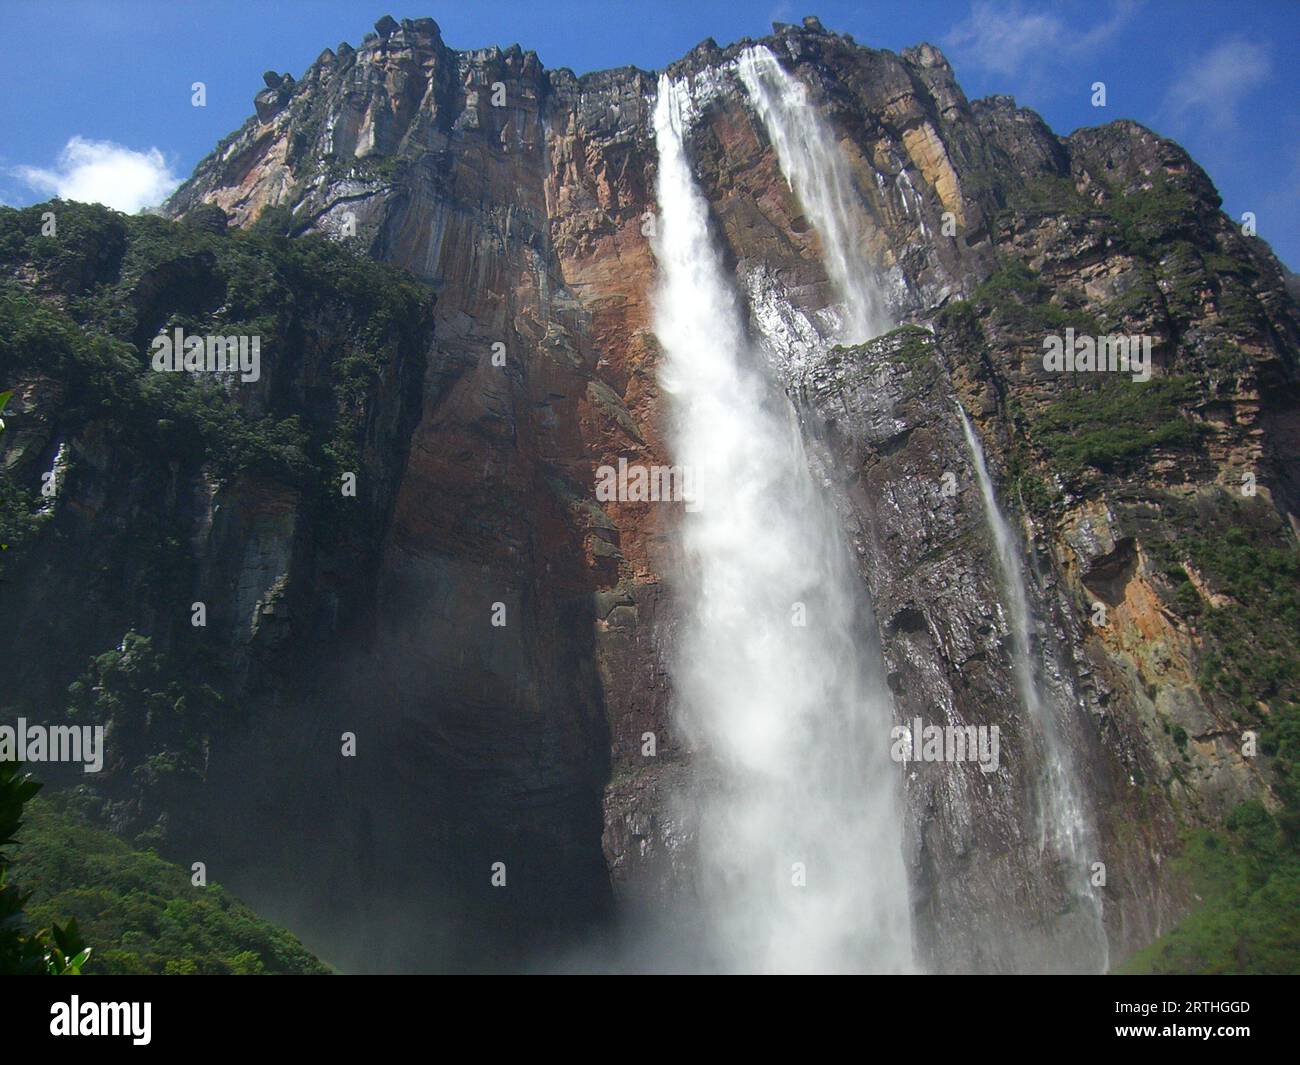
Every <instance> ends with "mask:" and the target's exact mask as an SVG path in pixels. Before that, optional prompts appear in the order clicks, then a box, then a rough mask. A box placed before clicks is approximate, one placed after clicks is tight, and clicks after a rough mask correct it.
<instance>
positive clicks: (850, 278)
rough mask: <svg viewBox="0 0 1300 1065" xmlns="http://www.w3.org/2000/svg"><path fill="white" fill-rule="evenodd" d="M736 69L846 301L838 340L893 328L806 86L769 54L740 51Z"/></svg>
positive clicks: (833, 150) (836, 157) (847, 182)
mask: <svg viewBox="0 0 1300 1065" xmlns="http://www.w3.org/2000/svg"><path fill="white" fill-rule="evenodd" d="M736 69H737V72H738V73H739V75H740V80H741V84H742V85H744V87H745V93H746V95H747V96H748V97H749V99H750V102H751V103H752V104H753V106H754V110H755V111H756V112H757V113H758V117H759V118H760V119H761V120H762V122H763V126H764V128H765V129H766V130H767V135H768V139H769V140H770V141H771V142H772V147H773V148H775V149H776V156H777V160H778V162H779V163H780V164H781V172H782V173H783V174H784V175H785V179H786V181H787V182H788V183H789V185H790V188H791V190H793V191H794V193H795V195H796V196H797V197H798V198H799V202H800V203H801V204H802V205H803V208H804V210H805V211H807V212H808V218H809V221H811V222H812V224H813V228H814V229H815V230H816V231H817V235H818V236H819V237H820V238H821V242H822V248H823V251H824V258H825V265H826V272H827V273H828V274H829V275H830V278H831V281H832V283H833V284H834V285H835V287H836V289H837V290H838V292H839V295H840V297H841V298H842V299H843V301H844V317H843V321H842V322H841V325H840V330H839V333H840V335H839V339H840V340H841V341H842V342H843V343H845V344H858V343H861V342H862V341H864V340H869V339H870V338H871V337H873V336H878V335H879V334H880V333H883V332H885V331H886V330H887V329H889V328H891V327H892V326H893V325H894V324H895V323H894V322H891V321H890V320H889V316H888V312H887V310H886V308H885V303H884V300H883V299H882V298H881V296H880V293H879V289H878V287H877V285H876V284H875V280H874V278H873V277H872V275H871V271H870V269H869V268H868V266H867V261H866V259H865V257H864V256H863V254H862V253H861V251H860V250H859V246H860V241H861V236H862V234H861V233H860V231H859V229H860V227H859V226H858V225H857V223H856V212H855V211H854V209H853V206H852V205H853V200H854V196H855V194H854V191H853V182H852V179H851V178H850V176H849V173H848V167H847V166H846V165H845V162H844V157H843V155H842V154H841V152H840V149H839V147H838V146H837V145H836V143H835V140H834V138H833V137H832V135H831V131H830V129H829V127H828V126H827V125H826V122H825V121H824V120H823V119H822V117H821V115H819V114H818V113H817V111H816V109H815V108H813V107H812V106H811V105H810V104H809V103H808V91H807V88H806V87H805V86H804V84H803V83H802V82H800V81H798V80H797V79H795V78H793V77H791V75H790V74H789V73H787V72H786V70H785V68H784V67H782V66H781V64H780V63H778V62H777V61H776V57H775V56H774V55H772V53H771V52H770V51H768V49H767V48H765V47H763V46H762V45H757V46H755V47H753V48H746V49H745V50H744V51H743V52H741V53H740V55H739V56H738V57H737V59H736Z"/></svg>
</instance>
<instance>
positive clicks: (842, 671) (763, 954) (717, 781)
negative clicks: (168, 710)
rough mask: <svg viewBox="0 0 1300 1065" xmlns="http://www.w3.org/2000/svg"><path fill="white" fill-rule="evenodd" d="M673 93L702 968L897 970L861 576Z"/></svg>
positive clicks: (885, 798) (883, 726)
mask: <svg viewBox="0 0 1300 1065" xmlns="http://www.w3.org/2000/svg"><path fill="white" fill-rule="evenodd" d="M691 106H692V104H691V100H690V96H689V92H688V90H687V88H686V86H685V85H684V84H682V83H677V84H674V83H673V82H671V81H670V80H669V79H668V78H667V77H666V76H665V77H662V78H661V79H660V82H659V94H658V99H657V101H656V105H655V111H654V125H655V139H656V144H657V147H658V152H659V172H658V187H657V192H658V198H659V209H660V219H659V226H658V232H657V235H656V237H655V239H654V249H655V254H656V257H657V259H658V262H659V268H660V280H659V288H658V291H657V293H656V300H655V332H656V334H657V335H658V338H659V341H660V343H661V344H662V346H663V350H664V357H663V361H662V364H661V373H662V381H663V386H664V388H665V390H666V391H667V392H668V394H669V396H670V399H671V404H672V411H673V415H674V419H675V428H674V437H673V443H674V447H675V452H676V454H675V459H676V461H677V462H678V463H680V464H683V465H685V466H687V467H689V468H690V469H691V470H692V471H693V474H694V476H695V479H696V484H697V485H698V486H700V487H699V489H698V490H697V496H698V505H697V506H696V507H693V508H691V510H692V511H693V512H688V513H687V514H686V516H685V519H684V526H683V537H684V548H685V554H686V558H687V573H686V575H685V578H684V580H683V586H684V588H685V589H687V590H686V591H685V592H684V594H683V596H682V598H683V602H684V604H685V613H686V617H685V619H684V622H683V624H684V628H685V631H684V632H683V633H682V634H681V636H682V638H681V639H680V641H679V646H680V647H681V649H682V650H681V651H680V652H679V655H678V658H677V661H676V662H675V664H674V683H675V688H676V692H677V698H678V701H679V704H680V705H679V716H680V720H681V723H682V725H683V728H684V729H685V730H686V733H687V735H688V737H689V739H690V741H691V743H692V746H693V747H694V748H695V749H696V751H697V752H698V754H697V758H698V759H699V762H700V763H701V765H700V770H701V771H700V776H701V778H702V779H704V780H706V781H707V782H708V785H707V787H706V788H705V789H704V791H703V794H702V796H701V798H700V800H699V801H700V810H699V818H700V821H699V824H700V830H699V848H700V865H701V868H700V896H701V904H702V907H703V910H704V925H705V927H707V928H708V930H709V933H708V937H709V940H710V942H709V943H708V945H707V949H708V951H709V952H710V962H709V964H711V965H714V966H717V967H721V968H726V969H735V970H741V971H758V972H771V971H786V972H799V971H820V972H833V971H877V972H898V971H905V970H908V969H910V968H911V965H912V951H911V927H910V916H909V906H908V898H907V879H906V874H905V870H904V865H903V859H902V826H901V821H900V816H899V812H898V809H897V806H896V801H895V796H894V785H895V781H896V780H897V774H896V773H894V772H891V770H892V768H893V766H892V764H891V763H890V762H889V760H888V747H889V732H890V728H891V725H892V717H891V714H890V708H889V703H888V701H887V699H885V698H882V697H881V694H880V693H881V692H882V691H883V690H884V685H883V683H882V682H881V679H880V676H879V672H880V671H879V667H878V666H875V665H873V664H872V661H873V660H871V657H870V656H868V655H867V654H866V653H865V651H864V648H865V647H867V646H869V644H868V640H867V636H866V633H867V626H866V623H865V619H864V618H863V616H862V614H861V611H860V607H859V604H860V598H859V594H858V592H857V589H858V588H859V587H860V582H859V580H858V579H857V577H856V575H855V574H854V573H853V571H852V568H851V566H850V563H849V558H848V551H847V547H846V545H845V543H844V541H843V538H842V536H841V534H840V531H839V526H838V524H837V522H836V520H835V518H834V516H833V514H832V513H831V512H830V510H829V508H828V506H827V505H826V503H825V501H824V500H823V498H822V496H821V493H820V492H819V491H818V490H817V487H816V485H815V484H814V483H813V480H812V478H811V476H810V474H809V471H808V464H807V458H806V456H805V454H804V451H803V445H802V439H801V436H800V432H799V428H798V425H797V424H796V422H795V419H794V417H793V412H792V411H791V408H790V405H789V401H788V400H787V398H786V397H785V395H784V394H783V393H782V392H781V391H780V390H779V389H773V388H771V387H770V386H769V383H768V381H767V380H766V378H765V376H764V374H763V372H762V370H761V366H762V365H763V360H762V359H761V358H756V357H755V353H754V352H753V351H752V350H751V349H750V346H749V344H748V342H747V339H746V336H745V330H744V327H743V324H742V316H741V311H740V307H739V305H738V301H737V299H736V296H735V294H734V291H733V289H732V287H731V284H730V282H729V279H728V278H727V276H726V274H725V272H724V270H723V267H722V262H721V259H720V256H719V254H718V252H717V250H716V249H715V248H714V246H713V244H712V242H711V239H710V236H709V228H708V206H707V204H706V202H705V200H704V198H703V196H702V195H701V193H700V192H699V190H698V189H697V188H696V186H695V182H694V179H693V177H692V174H691V169H690V165H689V162H688V160H687V157H686V151H685V147H684V140H685V133H686V129H687V126H688V119H689V114H690V110H691Z"/></svg>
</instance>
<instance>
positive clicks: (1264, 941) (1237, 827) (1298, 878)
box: [1117, 802, 1300, 974]
mask: <svg viewBox="0 0 1300 1065" xmlns="http://www.w3.org/2000/svg"><path fill="white" fill-rule="evenodd" d="M1176 864H1177V865H1178V866H1179V867H1180V868H1181V870H1182V871H1183V872H1185V873H1186V874H1187V875H1189V876H1190V878H1191V881H1192V884H1193V887H1194V889H1195V891H1196V893H1197V894H1198V895H1199V896H1200V898H1201V903H1200V905H1199V907H1198V909H1197V910H1196V912H1195V913H1193V914H1192V915H1191V916H1189V917H1188V918H1187V919H1186V920H1184V921H1182V922H1181V923H1180V924H1179V925H1178V926H1177V927H1176V928H1175V929H1174V930H1173V931H1172V932H1170V933H1169V934H1168V935H1165V936H1163V937H1161V938H1160V939H1159V940H1157V941H1156V942H1155V943H1153V944H1151V945H1150V946H1149V947H1147V948H1146V949H1144V950H1141V951H1139V952H1138V953H1137V954H1135V955H1134V956H1133V957H1131V958H1130V959H1129V960H1128V961H1127V962H1126V963H1125V964H1124V965H1123V966H1121V967H1120V968H1119V969H1118V970H1117V972H1119V973H1122V974H1146V973H1234V974H1269V973H1295V972H1300V906H1297V905H1296V900H1297V899H1300V852H1297V850H1296V847H1295V844H1294V842H1288V841H1287V840H1286V839H1285V838H1284V836H1283V834H1282V833H1281V832H1280V831H1279V830H1278V826H1277V823H1276V821H1275V819H1274V818H1273V817H1272V816H1271V815H1270V814H1269V813H1268V811H1267V810H1265V809H1264V807H1263V805H1262V804H1260V803H1258V802H1247V803H1243V804H1242V805H1241V806H1239V807H1238V808H1237V809H1236V810H1235V811H1234V812H1233V814H1232V815H1231V816H1230V817H1229V818H1228V822H1227V825H1226V831H1224V832H1207V831H1198V832H1195V833H1193V834H1192V835H1191V836H1190V837H1189V839H1188V841H1187V848H1186V850H1185V851H1184V853H1183V855H1182V856H1181V857H1180V858H1179V859H1178V860H1177V863H1176Z"/></svg>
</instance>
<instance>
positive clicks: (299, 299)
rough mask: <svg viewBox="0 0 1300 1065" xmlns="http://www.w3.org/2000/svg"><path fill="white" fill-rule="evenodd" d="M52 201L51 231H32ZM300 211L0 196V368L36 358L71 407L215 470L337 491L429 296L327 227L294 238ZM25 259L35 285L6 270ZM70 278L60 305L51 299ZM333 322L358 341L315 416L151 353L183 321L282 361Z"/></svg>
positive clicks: (339, 357)
mask: <svg viewBox="0 0 1300 1065" xmlns="http://www.w3.org/2000/svg"><path fill="white" fill-rule="evenodd" d="M51 208H53V209H55V211H56V214H57V218H58V225H59V237H58V239H57V240H56V239H55V238H52V237H44V236H40V235H39V230H40V215H41V213H42V212H43V211H46V210H49V209H51ZM291 224H292V216H290V215H288V212H287V211H282V210H280V211H277V210H272V211H268V212H265V217H264V223H263V224H260V225H259V226H258V227H256V228H255V229H254V230H253V231H250V232H243V231H235V232H231V233H219V232H214V231H213V229H212V228H211V227H208V226H201V225H181V224H178V223H174V222H168V221H165V220H164V219H161V218H155V217H151V216H139V217H133V218H125V217H123V216H120V215H116V214H114V213H113V212H111V211H108V210H107V209H105V208H102V207H98V206H93V205H86V204H74V203H64V202H59V201H55V202H54V203H53V204H47V205H39V206H37V207H31V208H27V209H25V210H22V211H15V210H11V209H8V208H4V209H0V375H3V376H4V377H9V378H12V377H13V376H14V375H15V373H17V372H19V371H22V370H24V369H27V370H35V369H37V368H39V369H40V371H41V372H42V373H44V374H46V375H48V376H50V377H53V378H56V379H57V380H59V381H60V382H61V383H62V384H64V386H65V388H66V395H65V397H64V402H65V404H66V413H67V414H68V415H70V416H71V417H70V418H69V419H67V420H69V421H73V422H74V423H82V422H85V421H88V420H90V419H91V418H93V417H95V416H96V415H106V414H111V415H112V416H113V417H114V420H115V421H116V422H117V423H118V425H119V426H121V427H123V428H124V429H126V430H128V431H129V432H130V433H132V434H133V436H135V437H136V440H135V441H133V442H137V443H138V444H139V446H140V447H142V448H144V449H147V450H148V451H150V452H152V453H155V454H157V453H162V454H166V455H168V456H170V457H174V458H178V459H181V460H182V461H185V462H190V463H197V462H201V461H202V462H208V463H209V464H210V465H211V467H212V470H213V473H214V475H215V476H216V477H217V479H218V480H219V481H228V480H230V479H232V478H234V477H236V476H238V475H239V474H241V473H256V474H262V475H266V476H271V477H277V478H280V479H283V480H286V481H288V482H290V483H294V484H298V485H301V486H311V487H317V488H320V487H324V486H325V485H326V484H328V485H329V487H330V488H331V490H332V489H334V488H335V487H336V485H337V476H336V474H337V473H338V472H339V469H338V463H339V462H340V461H344V460H346V461H355V459H356V457H357V448H356V437H357V435H358V433H359V431H360V427H361V424H362V423H361V418H360V415H361V408H362V406H363V403H364V399H365V396H366V394H367V392H368V390H369V389H370V388H371V387H372V386H373V385H374V383H375V382H376V381H377V379H378V377H379V374H380V373H381V372H382V370H383V368H384V367H385V366H386V365H387V364H388V362H389V361H390V359H391V357H392V354H393V352H394V351H395V350H396V349H398V348H400V347H402V346H407V347H408V349H409V347H410V346H411V345H414V344H418V343H419V341H420V339H421V338H422V337H424V336H426V335H427V332H428V329H429V326H430V323H431V320H432V318H431V316H432V306H433V299H432V295H431V293H430V291H429V290H428V289H427V288H426V287H425V286H424V285H422V284H421V283H419V282H417V281H416V280H414V279H413V278H411V277H410V276H409V275H407V274H404V273H401V272H399V271H396V270H392V269H390V268H387V267H384V266H381V265H379V264H377V263H374V262H372V261H370V260H368V259H365V258H362V257H359V256H357V255H354V254H353V253H351V252H350V251H348V250H347V249H345V248H343V247H340V246H339V245H337V244H335V243H332V242H330V241H328V240H326V239H324V238H322V237H315V236H313V237H306V238H300V239H296V240H288V239H285V237H284V236H283V233H284V232H285V231H287V230H288V229H289V228H290V226H291ZM74 238H75V239H74ZM79 241H84V242H85V243H79ZM28 264H30V265H31V266H33V267H35V268H36V269H37V270H38V271H40V274H41V278H42V284H40V285H38V286H36V287H32V286H30V285H29V284H28V283H27V282H25V281H24V282H19V281H18V280H16V279H14V278H13V277H9V278H7V279H6V278H5V277H4V275H5V274H10V273H12V272H14V271H16V270H18V269H19V268H20V267H23V266H24V265H28ZM69 282H75V285H74V291H75V295H71V298H69V299H68V302H67V308H66V309H61V308H60V307H59V306H57V305H56V304H54V303H53V302H51V301H50V300H48V299H47V298H45V292H46V291H48V290H49V289H55V290H60V291H62V290H63V289H64V288H65V287H66V285H67V283H69ZM331 324H338V325H340V326H342V327H343V328H341V329H340V330H339V332H341V333H347V334H350V336H351V337H352V343H351V344H349V345H348V346H346V347H345V348H341V350H339V351H338V352H336V353H334V354H335V356H336V357H334V358H332V359H330V360H329V363H328V369H329V373H330V376H329V379H328V381H327V382H325V383H326V384H328V386H329V387H330V389H331V391H332V392H333V394H334V397H335V400H336V402H335V404H334V405H333V409H332V410H328V411H322V416H321V417H319V418H317V419H314V420H313V422H312V423H311V424H304V421H303V418H302V417H301V416H300V415H299V414H297V413H288V412H285V413H279V412H277V411H276V410H275V409H274V407H275V404H272V405H271V407H272V409H270V410H267V411H266V412H265V413H262V414H254V413H252V412H251V411H250V410H249V409H247V408H245V407H241V405H240V404H238V403H237V402H235V401H234V400H233V399H232V397H231V395H230V394H228V392H227V391H226V390H225V389H223V388H221V387H220V386H219V385H217V384H216V383H214V382H213V381H211V380H209V379H207V378H209V377H210V375H197V377H196V376H192V375H189V374H177V373H155V372H153V371H152V370H151V368H150V366H149V362H148V351H147V345H148V342H149V341H150V340H151V339H152V338H153V336H155V335H157V334H158V333H159V332H160V331H164V330H168V331H169V330H171V329H174V328H176V327H180V328H183V329H184V330H185V332H186V333H187V334H193V335H206V334H218V335H241V334H242V335H250V336H259V337H260V338H261V359H262V367H261V369H262V374H263V375H264V376H265V375H267V374H274V373H276V372H277V371H279V372H285V371H288V370H289V369H290V367H291V366H292V364H293V360H295V359H297V358H299V357H301V356H300V352H301V350H302V348H303V346H304V345H305V344H307V343H308V342H309V337H308V335H307V332H308V329H309V328H310V327H311V326H320V325H324V326H327V327H328V326H329V325H331ZM281 368H283V369H281ZM198 378H203V379H198ZM64 428H76V424H73V425H70V426H69V425H65V426H64ZM350 468H353V469H355V468H356V467H355V466H353V467H350ZM333 494H337V492H333Z"/></svg>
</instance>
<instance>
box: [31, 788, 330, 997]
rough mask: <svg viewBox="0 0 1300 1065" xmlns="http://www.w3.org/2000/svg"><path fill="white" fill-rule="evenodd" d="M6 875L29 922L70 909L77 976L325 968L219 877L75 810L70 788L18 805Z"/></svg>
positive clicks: (67, 912) (249, 972) (251, 972)
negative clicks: (82, 950)
mask: <svg viewBox="0 0 1300 1065" xmlns="http://www.w3.org/2000/svg"><path fill="white" fill-rule="evenodd" d="M20 843H21V845H20V846H19V848H18V851H17V855H16V857H15V860H14V864H13V877H14V880H15V882H16V883H17V884H18V885H19V886H20V887H21V888H22V889H23V890H25V891H28V892H30V893H31V895H30V898H29V900H28V901H27V907H26V908H27V916H28V920H29V921H30V922H32V923H34V924H36V925H41V924H48V923H50V922H51V921H54V920H64V919H66V918H68V917H72V918H74V919H75V920H76V922H77V925H78V927H79V928H80V930H81V933H82V935H84V936H85V938H86V940H87V941H88V942H90V943H91V944H93V951H92V953H91V957H90V960H89V961H88V962H87V963H86V965H85V968H84V969H83V971H84V972H85V973H86V974H87V975H91V974H95V973H108V974H149V973H157V974H174V975H187V974H234V975H257V974H263V973H266V974H273V973H327V972H329V969H328V968H327V967H326V966H325V965H323V964H322V963H321V962H320V961H319V960H318V959H317V958H316V957H314V956H313V955H312V954H311V953H310V952H309V951H308V950H307V949H306V948H305V947H304V946H303V945H302V944H301V943H299V942H298V940H297V939H296V938H295V937H294V936H293V935H291V934H290V933H289V932H286V931H285V930H284V929H282V928H278V927H276V926H275V925H272V924H270V923H268V922H266V921H264V920H262V919H261V918H260V917H258V916H257V914H256V913H254V912H253V911H252V910H250V909H249V908H248V907H247V906H245V905H244V904H243V903H242V902H240V901H239V900H238V899H236V898H235V897H234V896H232V895H231V894H229V893H228V892H227V891H226V890H225V889H224V888H222V887H221V886H220V885H219V884H215V883H209V884H208V885H207V886H205V887H196V886H194V885H193V884H192V883H191V876H190V874H189V873H188V872H186V870H184V869H182V868H181V867H179V866H177V865H174V864H172V863H171V862H168V861H164V860H163V859H162V858H160V857H159V856H158V855H157V854H155V853H154V852H153V851H147V850H138V849H136V848H134V847H132V846H130V845H129V844H127V843H126V842H124V841H123V840H121V839H119V838H118V837H117V836H115V835H113V834H112V833H111V832H108V831H105V830H104V829H102V828H98V827H96V826H95V825H94V824H93V823H91V822H90V821H89V820H87V819H86V818H85V817H83V816H81V815H80V814H79V813H78V812H77V811H76V807H75V804H74V802H73V801H71V797H68V796H56V797H54V798H51V799H34V800H32V801H31V802H30V803H29V804H28V806H27V810H26V819H25V823H24V825H23V830H22V834H21V837H20Z"/></svg>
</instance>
